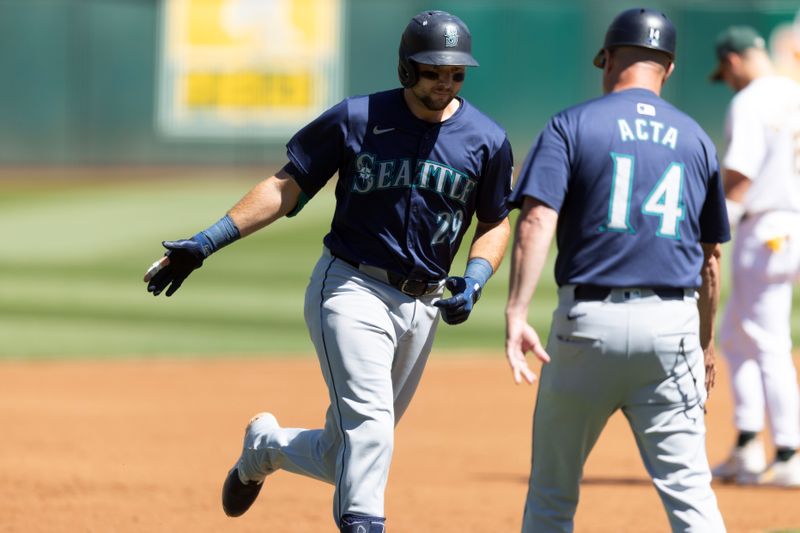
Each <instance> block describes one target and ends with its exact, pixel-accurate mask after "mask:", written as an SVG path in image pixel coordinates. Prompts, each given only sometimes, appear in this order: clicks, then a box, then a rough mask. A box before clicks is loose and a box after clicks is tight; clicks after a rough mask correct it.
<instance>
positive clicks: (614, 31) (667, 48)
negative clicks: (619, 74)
mask: <svg viewBox="0 0 800 533" xmlns="http://www.w3.org/2000/svg"><path fill="white" fill-rule="evenodd" d="M615 46H638V47H641V48H649V49H651V50H658V51H659V52H664V53H665V54H667V55H668V56H669V58H670V60H671V61H674V60H675V26H673V25H672V21H671V20H669V18H667V16H666V15H665V14H664V13H661V12H660V11H655V10H653V9H646V8H639V7H637V8H634V9H628V10H627V11H623V12H622V13H620V14H619V15H617V17H616V18H615V19H614V20H613V21H611V24H610V25H609V26H608V31H606V40H605V43H604V44H603V48H601V49H600V51H599V52H597V55H596V56H595V57H594V66H596V67H598V68H603V67H604V66H605V60H604V58H603V50H610V49H612V48H614V47H615Z"/></svg>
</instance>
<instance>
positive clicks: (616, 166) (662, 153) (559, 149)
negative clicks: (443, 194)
mask: <svg viewBox="0 0 800 533" xmlns="http://www.w3.org/2000/svg"><path fill="white" fill-rule="evenodd" d="M524 196H531V197H533V198H536V199H538V200H540V201H542V202H543V203H545V204H547V205H548V206H550V207H552V208H553V209H555V210H556V211H558V212H559V218H558V226H557V229H556V238H557V243H558V257H557V259H556V282H557V283H558V284H559V285H564V284H571V283H574V284H593V285H602V286H609V287H697V286H699V285H700V284H701V278H700V269H701V266H702V262H703V252H702V248H701V246H700V244H699V243H701V242H703V243H720V242H725V241H727V240H728V239H730V229H729V227H728V217H727V211H726V209H725V196H724V194H723V190H722V183H721V179H720V172H719V164H718V162H717V155H716V150H715V148H714V145H713V143H712V142H711V140H710V139H709V138H708V136H707V135H706V134H705V132H704V131H703V130H702V129H701V128H700V126H699V125H697V123H696V122H695V121H694V120H692V119H691V118H690V117H688V116H687V115H686V114H684V113H682V112H680V111H678V110H677V109H676V108H674V107H673V106H672V105H670V104H669V103H667V102H665V101H664V100H662V99H661V98H659V97H658V96H656V95H655V94H654V93H653V92H651V91H648V90H645V89H629V90H625V91H620V92H615V93H610V94H607V95H605V96H603V97H601V98H597V99H594V100H590V101H588V102H585V103H583V104H581V105H578V106H575V107H572V108H569V109H567V110H565V111H563V112H561V113H559V114H557V115H555V116H554V117H553V118H552V119H551V120H550V121H549V122H548V124H547V126H546V127H545V129H544V131H543V132H542V133H541V134H540V136H539V138H538V139H537V141H536V142H535V143H534V146H533V148H532V149H531V151H530V153H529V154H528V157H527V159H526V161H525V163H524V165H523V168H522V170H521V172H520V177H519V180H518V183H517V185H516V186H515V189H514V192H513V194H512V197H511V205H514V206H519V205H520V204H521V203H522V200H523V197H524Z"/></svg>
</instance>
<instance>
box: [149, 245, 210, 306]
mask: <svg viewBox="0 0 800 533" xmlns="http://www.w3.org/2000/svg"><path fill="white" fill-rule="evenodd" d="M161 244H163V245H164V248H166V249H167V253H165V254H164V257H162V258H161V259H160V260H158V261H156V262H155V263H153V265H152V266H151V267H150V268H149V269H148V270H147V273H145V275H144V281H145V282H146V283H147V292H152V293H153V296H158V295H159V294H161V291H163V290H164V289H165V288H166V289H167V296H172V295H173V294H174V293H175V291H177V290H178V289H179V288H180V286H181V284H182V283H183V280H185V279H186V278H187V277H188V276H189V274H191V273H192V271H193V270H196V269H198V268H200V267H201V266H203V260H204V259H205V258H206V256H205V254H204V253H203V246H202V244H200V243H199V242H198V241H195V240H192V239H186V240H180V241H164V242H162V243H161ZM167 286H169V288H167Z"/></svg>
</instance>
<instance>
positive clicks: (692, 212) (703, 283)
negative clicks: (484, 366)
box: [506, 8, 729, 533]
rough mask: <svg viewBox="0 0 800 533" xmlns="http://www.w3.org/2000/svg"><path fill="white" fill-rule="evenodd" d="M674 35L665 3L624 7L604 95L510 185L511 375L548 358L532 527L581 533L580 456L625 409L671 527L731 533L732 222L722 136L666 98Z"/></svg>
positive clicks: (555, 125) (564, 119) (610, 44)
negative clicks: (726, 249)
mask: <svg viewBox="0 0 800 533" xmlns="http://www.w3.org/2000/svg"><path fill="white" fill-rule="evenodd" d="M675 38H676V35H675V28H674V26H673V24H672V22H671V21H670V20H669V19H668V18H667V17H666V15H664V14H663V13H660V12H657V11H653V10H649V9H638V8H637V9H631V10H627V11H624V12H622V13H621V14H619V15H618V16H617V17H616V18H615V19H614V20H613V21H612V22H611V25H610V26H609V28H608V31H607V33H606V37H605V44H604V46H603V48H602V49H601V50H600V52H599V53H598V54H597V56H596V57H595V60H594V64H595V65H596V66H598V67H600V68H602V69H603V90H604V93H605V95H604V96H602V97H600V98H596V99H593V100H589V101H588V102H585V103H582V104H580V105H577V106H575V107H572V108H569V109H567V110H565V111H562V112H560V113H558V114H556V115H555V116H554V117H553V118H552V119H551V120H550V121H549V122H548V123H547V125H546V126H545V129H544V131H543V132H542V133H541V135H540V136H539V138H538V140H537V141H536V142H535V144H534V146H533V148H532V149H531V152H530V153H529V155H528V157H527V159H526V162H525V164H524V166H523V168H522V171H521V173H520V178H519V182H518V184H517V185H516V186H515V189H514V193H513V194H512V198H511V201H512V203H513V205H515V206H521V212H520V216H519V219H518V223H517V228H516V235H515V240H514V246H513V259H512V271H511V284H510V288H509V299H508V305H507V308H506V320H507V329H506V353H507V357H508V361H509V364H510V366H511V370H512V372H513V376H514V380H515V381H516V382H517V383H520V382H522V380H523V379H524V380H526V381H527V382H529V383H532V382H533V381H534V379H535V375H534V373H533V372H532V371H531V369H530V368H529V366H528V363H527V361H526V359H525V354H526V352H528V351H531V352H532V353H533V354H534V355H535V356H537V357H538V358H539V359H541V360H542V361H545V362H546V361H547V360H548V359H550V362H549V364H546V365H544V366H543V368H542V372H541V382H540V384H539V390H538V397H537V401H536V413H535V416H534V431H533V466H532V471H531V476H530V485H529V489H528V498H527V502H526V505H525V515H524V519H523V527H522V529H523V531H524V532H526V533H531V532H567V531H572V529H573V517H574V514H575V510H576V507H577V504H578V492H579V483H580V480H581V477H582V473H583V465H584V463H585V461H586V458H587V456H588V454H589V452H590V451H591V449H592V447H593V446H594V444H595V442H596V441H597V439H598V437H599V436H600V432H601V431H602V429H603V427H604V426H605V424H606V422H607V421H608V419H609V417H610V416H611V415H612V414H613V413H614V412H615V411H617V410H618V409H621V410H622V412H623V414H624V415H625V417H626V418H627V419H628V423H629V424H630V426H631V429H632V430H633V433H634V436H635V438H636V443H637V445H638V447H639V451H640V453H641V456H642V460H643V461H644V465H645V468H647V471H648V473H649V474H650V476H651V477H652V479H653V483H654V485H655V487H656V490H657V491H658V494H659V496H660V497H661V501H662V503H663V505H664V508H665V509H666V511H667V515H668V518H669V523H670V526H671V528H672V530H673V531H702V532H704V533H716V532H721V531H724V530H725V526H724V524H723V521H722V516H721V515H720V512H719V510H718V507H717V501H716V498H715V496H714V493H713V492H712V490H711V472H710V469H709V466H708V460H707V458H706V451H705V421H704V404H705V401H706V398H707V392H708V390H709V389H710V388H711V386H712V385H713V383H714V344H713V331H712V325H713V318H714V312H715V308H716V305H717V301H718V297H719V292H718V290H719V258H720V244H719V243H721V242H723V241H727V240H728V239H729V228H728V220H727V216H726V213H725V200H724V195H723V191H722V182H721V180H720V176H719V167H718V164H717V159H716V153H715V149H714V145H713V143H712V142H711V140H710V139H709V138H708V136H707V135H706V134H705V132H703V130H702V129H701V128H700V126H698V125H697V123H696V122H695V121H694V120H692V119H691V118H690V117H688V116H687V115H685V114H684V113H682V112H680V111H678V110H677V109H676V108H674V107H673V106H672V105H670V104H669V103H667V102H665V101H664V100H662V99H661V98H660V97H659V94H660V92H661V88H662V86H663V85H664V83H665V82H666V81H667V79H668V78H669V76H670V74H672V71H673V69H674V67H675V64H674V58H675ZM553 233H555V234H556V240H557V244H558V256H557V258H556V267H555V276H556V282H557V283H558V287H559V288H558V307H557V309H556V310H555V312H554V313H553V323H552V328H551V333H550V338H549V341H548V343H547V350H546V351H545V349H544V348H543V347H542V345H541V343H540V341H539V337H538V335H537V334H536V332H535V331H534V329H533V328H532V327H531V326H530V325H529V324H528V322H527V315H528V307H529V305H530V301H531V298H532V296H533V294H534V292H535V289H536V285H537V282H538V279H539V277H540V274H541V272H542V268H543V266H544V263H545V258H546V257H547V251H548V248H549V245H550V241H551V239H552V236H553ZM698 298H699V300H698Z"/></svg>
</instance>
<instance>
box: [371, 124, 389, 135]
mask: <svg viewBox="0 0 800 533" xmlns="http://www.w3.org/2000/svg"><path fill="white" fill-rule="evenodd" d="M390 131H394V128H379V127H378V126H375V127H374V128H372V134H373V135H380V134H382V133H389V132H390Z"/></svg>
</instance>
